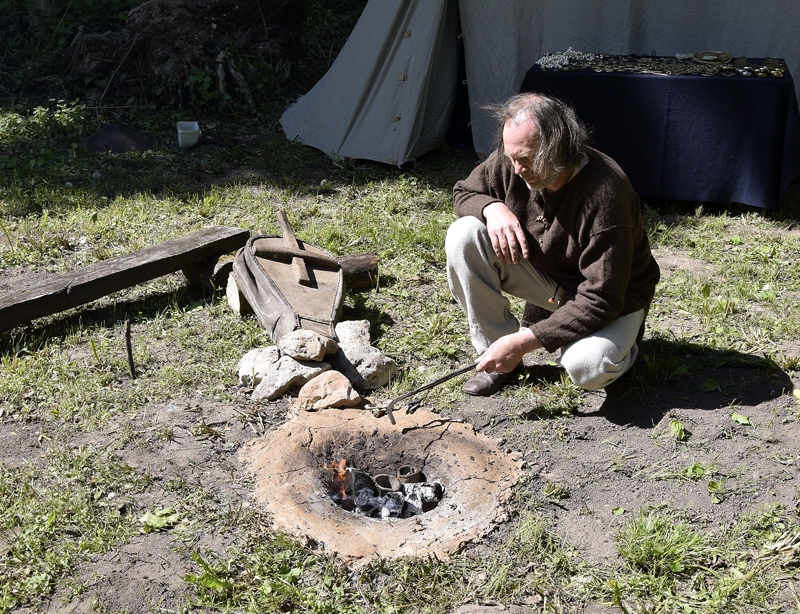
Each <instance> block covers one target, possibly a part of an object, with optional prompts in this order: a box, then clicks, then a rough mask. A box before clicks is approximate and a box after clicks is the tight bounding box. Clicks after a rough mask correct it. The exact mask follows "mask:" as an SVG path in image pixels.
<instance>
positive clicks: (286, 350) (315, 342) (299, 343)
mask: <svg viewBox="0 0 800 614" xmlns="http://www.w3.org/2000/svg"><path fill="white" fill-rule="evenodd" d="M278 349H279V350H280V351H281V354H283V355H284V356H291V357H292V358H294V359H296V360H315V361H321V360H322V359H323V358H324V357H325V354H333V353H335V352H336V350H338V349H339V345H338V344H337V343H336V342H335V341H334V340H333V339H329V338H328V337H325V336H323V335H320V334H319V333H315V332H314V331H311V330H304V329H302V328H301V329H298V330H293V331H292V332H290V333H287V334H285V335H283V336H282V337H281V338H280V339H279V340H278Z"/></svg>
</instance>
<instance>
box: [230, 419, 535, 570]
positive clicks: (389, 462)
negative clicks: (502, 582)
mask: <svg viewBox="0 0 800 614" xmlns="http://www.w3.org/2000/svg"><path fill="white" fill-rule="evenodd" d="M240 458H241V459H242V460H243V461H244V462H245V463H247V465H248V469H249V471H250V473H251V474H252V475H253V476H254V478H255V488H256V492H255V496H256V498H257V499H258V500H259V501H261V502H263V503H264V504H265V505H266V506H267V508H268V510H269V511H270V513H271V516H272V519H273V525H274V526H275V528H276V529H278V530H282V531H286V532H288V533H291V534H293V535H296V536H298V537H301V538H303V539H305V540H306V541H307V542H309V543H312V544H316V545H317V546H318V547H320V548H323V549H325V550H329V551H332V552H335V553H336V554H337V555H339V556H340V557H341V558H342V559H343V560H346V561H350V562H359V561H361V562H366V561H368V560H369V559H370V558H371V557H372V556H375V555H377V556H381V557H385V558H395V557H399V556H409V555H416V556H419V555H424V554H429V553H432V554H435V555H436V556H441V557H446V556H447V555H448V554H449V553H450V552H452V551H454V550H456V549H458V548H460V547H461V546H462V545H463V544H465V543H466V542H469V541H473V540H475V539H479V538H480V537H482V536H483V535H485V534H486V533H488V532H489V531H491V530H492V529H493V528H494V527H495V526H496V525H497V524H498V523H500V522H503V521H504V520H505V519H506V517H507V515H506V511H505V504H506V503H507V502H508V500H509V498H510V497H511V492H512V488H513V485H514V484H515V483H516V481H517V480H518V479H519V475H520V471H519V467H520V459H519V457H518V456H517V455H510V454H506V453H504V452H502V451H501V450H500V449H499V448H498V447H497V444H496V442H495V441H494V440H492V439H490V438H488V437H486V436H485V435H481V434H479V433H476V432H475V430H474V429H473V428H472V426H471V425H469V424H465V423H463V422H454V421H450V420H446V419H443V418H442V417H441V416H438V415H437V414H434V413H432V412H430V411H427V410H425V409H419V410H417V411H416V412H415V413H414V414H405V415H403V414H400V415H398V416H397V425H392V424H391V423H390V422H389V421H388V420H380V419H376V418H375V417H374V416H372V415H371V414H370V413H368V412H364V411H359V410H356V409H344V410H330V411H320V412H303V413H301V414H300V415H298V416H296V417H295V418H293V419H292V420H290V421H289V422H287V423H285V424H284V425H282V426H280V427H278V428H277V429H276V430H274V431H273V432H271V433H269V434H268V435H267V436H265V437H262V438H259V439H257V440H253V441H251V442H250V443H249V444H248V445H247V446H246V447H245V448H244V449H243V450H242V452H241V454H240Z"/></svg>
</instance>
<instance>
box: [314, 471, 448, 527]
mask: <svg viewBox="0 0 800 614" xmlns="http://www.w3.org/2000/svg"><path fill="white" fill-rule="evenodd" d="M323 469H325V485H326V486H327V488H328V493H329V495H330V497H331V499H332V500H333V502H334V503H335V504H336V505H338V506H339V507H341V508H342V509H345V510H347V511H350V512H354V513H356V514H364V515H366V516H369V517H370V518H411V517H412V516H419V515H420V514H424V513H425V512H430V511H431V510H433V509H436V506H437V505H439V502H440V501H441V500H442V497H444V492H445V489H444V485H443V484H442V483H441V482H440V481H438V480H432V481H428V478H427V477H426V476H425V474H424V473H423V472H422V470H421V469H420V468H419V467H416V466H413V465H403V466H402V467H399V468H398V469H397V471H396V472H395V474H391V473H377V474H373V473H370V472H368V471H364V470H362V469H359V468H357V467H348V466H347V459H345V458H343V459H341V460H339V461H331V462H330V463H329V464H328V466H327V467H323Z"/></svg>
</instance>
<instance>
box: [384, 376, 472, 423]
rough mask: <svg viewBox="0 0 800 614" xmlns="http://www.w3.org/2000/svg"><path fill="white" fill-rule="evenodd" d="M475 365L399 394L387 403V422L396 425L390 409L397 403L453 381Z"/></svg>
mask: <svg viewBox="0 0 800 614" xmlns="http://www.w3.org/2000/svg"><path fill="white" fill-rule="evenodd" d="M476 364H478V363H473V364H471V365H467V366H466V367H461V368H459V369H456V370H455V371H451V372H450V373H448V374H447V375H443V376H442V377H440V378H439V379H435V380H433V381H432V382H428V383H427V384H423V385H422V386H420V387H419V388H415V389H414V390H412V391H411V392H406V393H405V394H401V395H400V396H399V397H397V398H396V399H393V400H392V401H391V403H389V405H387V406H386V415H388V416H389V422H391V423H392V424H397V422H396V421H395V419H394V414H392V409H394V404H395V403H397V402H398V401H402V400H403V399H407V398H408V397H413V396H414V395H415V394H419V393H420V392H424V391H425V390H430V389H431V388H435V387H436V386H438V385H439V384H442V383H444V382H446V381H447V380H450V379H453V378H454V377H458V376H459V375H462V374H464V373H468V372H469V371H472V370H473V369H474V368H475V365H476Z"/></svg>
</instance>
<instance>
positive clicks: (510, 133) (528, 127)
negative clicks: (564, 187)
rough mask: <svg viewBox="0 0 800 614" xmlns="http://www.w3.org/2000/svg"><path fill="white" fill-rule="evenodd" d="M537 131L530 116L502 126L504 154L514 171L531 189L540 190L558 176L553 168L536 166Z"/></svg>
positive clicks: (510, 121)
mask: <svg viewBox="0 0 800 614" xmlns="http://www.w3.org/2000/svg"><path fill="white" fill-rule="evenodd" d="M537 133H538V131H537V129H536V124H535V123H533V120H531V119H530V118H528V119H526V120H525V121H523V122H521V123H519V124H517V123H515V122H514V121H513V120H509V121H507V122H506V125H505V126H504V127H503V149H504V151H505V156H506V158H508V160H509V162H510V163H511V165H512V166H513V168H514V173H515V174H517V175H519V176H520V177H522V179H524V180H525V182H526V183H527V184H528V186H529V187H530V188H531V190H541V189H544V188H545V187H547V186H548V185H550V184H551V183H553V181H555V179H556V177H558V171H557V170H555V169H541V168H537V164H536V151H537V148H538V142H537V141H538V134H537Z"/></svg>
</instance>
